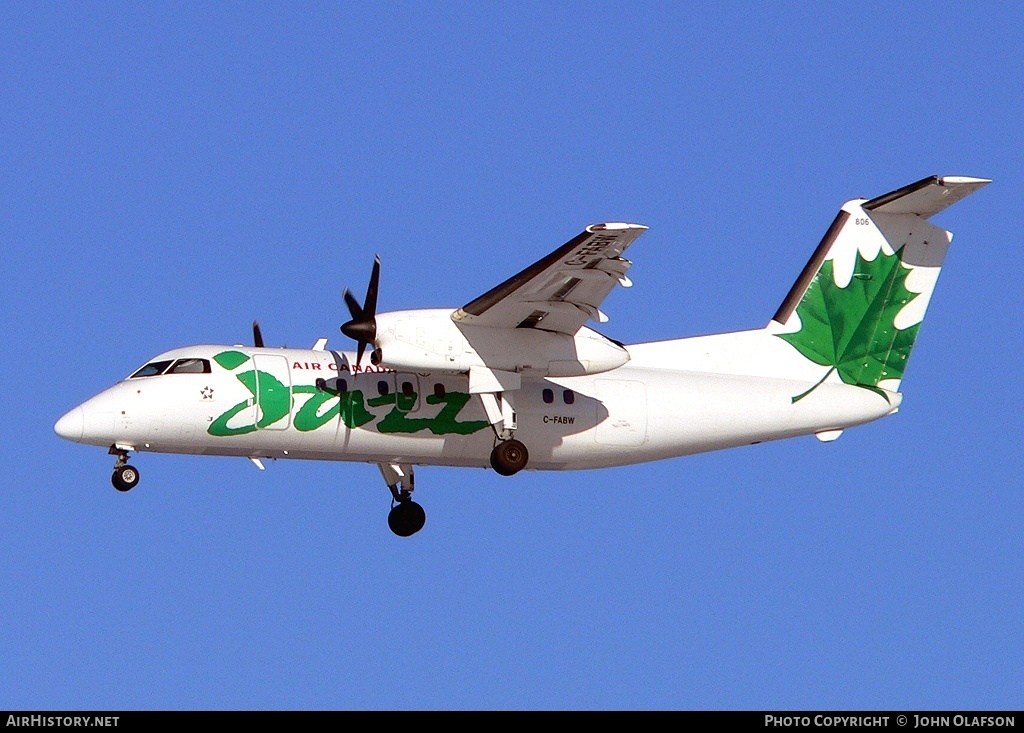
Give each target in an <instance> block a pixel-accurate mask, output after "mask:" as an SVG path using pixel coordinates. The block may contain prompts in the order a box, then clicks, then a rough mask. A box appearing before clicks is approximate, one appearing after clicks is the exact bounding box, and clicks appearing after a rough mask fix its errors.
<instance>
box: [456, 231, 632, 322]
mask: <svg viewBox="0 0 1024 733" xmlns="http://www.w3.org/2000/svg"><path fill="white" fill-rule="evenodd" d="M646 230H647V227H645V226H642V225H640V224H622V223H610V224H594V225H592V226H589V227H587V228H586V229H585V230H584V231H583V233H582V234H580V235H579V236H577V237H574V238H573V239H571V240H570V241H568V242H566V243H565V244H563V245H562V246H561V247H559V248H558V249H556V250H555V251H554V252H552V253H551V254H549V255H548V256H547V257H545V258H544V259H542V260H540V261H539V262H535V263H534V264H532V265H530V266H529V267H527V268H526V269H525V270H523V271H522V272H520V273H519V274H518V275H513V276H512V277H510V278H509V279H508V280H506V281H505V282H503V283H502V284H501V285H499V286H498V287H496V288H494V289H493V290H490V291H488V292H486V293H484V294H483V295H481V296H480V297H479V298H477V299H476V300H474V301H472V302H470V303H467V304H466V305H464V306H462V307H461V308H459V309H458V310H457V311H455V312H454V313H452V320H453V321H455V322H456V323H460V324H462V323H465V324H471V325H474V326H490V327H493V328H538V329H542V330H544V331H555V332H557V333H567V334H569V335H572V334H575V333H576V332H577V331H579V330H580V327H582V326H583V324H584V323H586V322H587V320H588V319H590V318H593V319H594V320H595V321H599V322H602V323H603V322H604V321H606V320H608V319H607V317H606V316H605V315H604V314H603V313H601V311H600V310H599V309H598V306H600V305H601V301H603V300H604V299H605V297H606V296H607V295H608V293H610V292H611V290H612V288H613V287H615V284H616V283H620V284H622V285H624V286H625V287H629V286H630V285H632V283H631V282H630V281H629V278H627V277H626V270H628V269H629V267H630V265H632V264H633V263H632V262H630V261H629V260H627V259H623V257H622V256H621V255H622V253H623V252H624V251H625V250H626V248H627V247H628V246H629V245H630V244H632V243H633V240H634V239H636V238H637V237H639V236H640V235H641V234H643V233H644V232H645V231H646Z"/></svg>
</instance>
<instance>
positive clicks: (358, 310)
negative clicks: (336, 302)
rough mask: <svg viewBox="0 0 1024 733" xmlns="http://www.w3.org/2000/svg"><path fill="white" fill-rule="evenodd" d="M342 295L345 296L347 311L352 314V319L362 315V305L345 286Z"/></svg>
mask: <svg viewBox="0 0 1024 733" xmlns="http://www.w3.org/2000/svg"><path fill="white" fill-rule="evenodd" d="M342 297H343V298H345V305H347V306H348V312H349V314H350V315H351V316H352V320H353V321H358V320H360V319H361V318H362V317H363V307H362V306H361V305H359V301H358V300H356V296H354V295H352V293H351V292H349V289H348V288H345V292H344V293H342Z"/></svg>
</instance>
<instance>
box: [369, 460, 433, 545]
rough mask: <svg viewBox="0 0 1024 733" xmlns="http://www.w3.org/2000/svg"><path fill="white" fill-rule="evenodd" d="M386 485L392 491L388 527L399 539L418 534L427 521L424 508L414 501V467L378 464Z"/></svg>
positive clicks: (405, 464)
mask: <svg viewBox="0 0 1024 733" xmlns="http://www.w3.org/2000/svg"><path fill="white" fill-rule="evenodd" d="M377 467H378V468H380V473H381V475H382V476H383V477H384V483H386V484H387V485H388V489H390V491H391V497H392V501H391V511H390V512H389V513H388V526H389V527H390V528H391V531H392V532H394V533H395V534H396V535H398V536H399V537H409V536H411V535H414V534H416V533H417V532H419V531H420V530H421V529H423V525H424V524H425V523H426V521H427V513H426V512H425V511H423V507H421V506H420V505H419V504H417V503H416V502H415V501H413V500H412V492H413V489H414V488H415V484H414V475H413V470H412V465H411V464H408V463H378V464H377Z"/></svg>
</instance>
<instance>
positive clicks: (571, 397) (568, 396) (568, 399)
mask: <svg viewBox="0 0 1024 733" xmlns="http://www.w3.org/2000/svg"><path fill="white" fill-rule="evenodd" d="M562 401H563V402H565V404H567V405H571V404H572V403H573V402H575V401H576V395H575V393H574V392H573V391H572V390H571V389H567V390H565V391H564V392H562Z"/></svg>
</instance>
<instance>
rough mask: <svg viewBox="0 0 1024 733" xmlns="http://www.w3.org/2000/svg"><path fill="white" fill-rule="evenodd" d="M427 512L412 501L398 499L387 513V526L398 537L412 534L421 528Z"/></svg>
mask: <svg viewBox="0 0 1024 733" xmlns="http://www.w3.org/2000/svg"><path fill="white" fill-rule="evenodd" d="M426 521H427V513H426V512H425V511H423V507H421V506H420V505H419V504H417V503H416V502H414V501H411V500H410V501H400V502H399V503H398V504H396V505H395V506H394V507H392V509H391V512H390V513H389V514H388V526H389V527H391V531H392V532H394V533H395V534H397V535H398V536H399V537H408V536H410V535H414V534H416V533H417V532H419V531H420V530H421V529H423V524H424V523H425V522H426Z"/></svg>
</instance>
